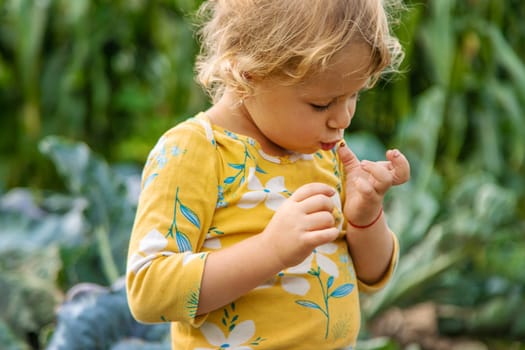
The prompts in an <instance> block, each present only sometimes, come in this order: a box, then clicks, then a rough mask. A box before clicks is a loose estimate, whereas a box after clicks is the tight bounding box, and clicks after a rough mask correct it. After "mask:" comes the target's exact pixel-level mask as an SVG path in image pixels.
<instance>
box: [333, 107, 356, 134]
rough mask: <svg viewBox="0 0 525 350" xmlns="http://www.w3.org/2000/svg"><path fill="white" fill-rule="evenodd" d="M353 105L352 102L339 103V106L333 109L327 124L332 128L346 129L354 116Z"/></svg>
mask: <svg viewBox="0 0 525 350" xmlns="http://www.w3.org/2000/svg"><path fill="white" fill-rule="evenodd" d="M354 111H355V105H354V104H352V103H341V105H340V106H339V108H334V109H333V114H332V115H331V116H330V119H329V121H328V126H329V127H330V128H332V129H346V128H347V127H348V126H349V125H350V122H351V121H352V117H353V116H354Z"/></svg>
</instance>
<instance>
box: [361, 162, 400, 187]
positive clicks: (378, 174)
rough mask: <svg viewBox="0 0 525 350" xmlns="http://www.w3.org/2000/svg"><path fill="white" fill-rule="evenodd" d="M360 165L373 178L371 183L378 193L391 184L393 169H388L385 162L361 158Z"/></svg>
mask: <svg viewBox="0 0 525 350" xmlns="http://www.w3.org/2000/svg"><path fill="white" fill-rule="evenodd" d="M361 166H362V168H363V169H364V170H365V171H366V172H367V173H368V174H370V175H371V176H372V177H373V178H374V180H373V181H372V184H373V187H374V189H375V190H376V191H377V192H378V193H384V192H386V191H387V190H388V189H389V188H390V187H391V186H392V180H393V175H392V173H391V172H392V171H393V170H389V169H388V166H385V163H383V162H370V161H368V160H363V161H362V162H361Z"/></svg>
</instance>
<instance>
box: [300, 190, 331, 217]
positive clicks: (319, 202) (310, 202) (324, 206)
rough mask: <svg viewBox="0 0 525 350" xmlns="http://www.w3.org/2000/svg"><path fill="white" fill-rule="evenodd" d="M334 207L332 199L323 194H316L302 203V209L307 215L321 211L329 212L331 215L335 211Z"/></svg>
mask: <svg viewBox="0 0 525 350" xmlns="http://www.w3.org/2000/svg"><path fill="white" fill-rule="evenodd" d="M334 206H335V204H334V201H333V200H332V198H330V197H329V196H326V195H323V194H315V195H313V196H311V197H308V198H306V199H304V200H303V201H302V202H301V207H302V208H303V210H304V212H305V213H306V214H310V213H315V212H320V211H327V212H330V213H331V212H332V210H334Z"/></svg>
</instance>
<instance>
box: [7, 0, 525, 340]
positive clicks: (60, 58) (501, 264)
mask: <svg viewBox="0 0 525 350" xmlns="http://www.w3.org/2000/svg"><path fill="white" fill-rule="evenodd" d="M199 3H200V1H199V0H171V1H167V0H149V1H146V0H130V1H107V0H93V1H87V0H75V1H67V0H39V1H33V0H0V21H1V23H2V26H0V111H1V112H0V126H1V127H0V194H1V196H0V227H2V229H1V232H0V237H1V239H2V245H0V272H1V273H0V294H1V295H2V296H3V298H2V300H0V343H1V344H2V345H3V346H4V348H6V349H30V348H35V349H38V348H44V347H46V346H49V347H50V348H60V347H63V348H72V346H73V345H72V344H74V342H75V341H77V339H78V338H76V337H75V338H68V337H67V335H68V334H70V333H71V332H73V333H74V332H78V331H79V330H82V329H93V332H92V333H87V334H85V333H82V334H83V335H85V336H86V337H85V338H83V339H82V341H85V342H86V343H85V344H88V343H89V342H90V341H98V343H97V344H98V345H92V346H91V345H90V348H100V349H106V348H113V349H124V348H125V349H132V348H133V349H134V348H136V349H146V348H147V349H163V348H165V347H166V344H165V342H164V341H165V338H163V336H162V334H159V333H156V332H157V331H158V332H160V333H162V332H163V331H165V328H155V330H153V329H149V328H144V329H139V328H140V327H139V328H136V327H138V326H137V325H136V324H134V323H133V321H132V319H131V318H130V315H129V313H128V311H127V310H126V308H125V295H124V294H123V293H122V290H121V289H118V288H117V287H115V286H116V285H115V283H117V282H118V279H119V277H120V276H122V274H123V273H124V268H125V266H124V264H125V252H126V251H127V240H128V238H129V231H130V228H131V224H132V220H133V216H134V211H135V205H136V200H137V195H138V188H139V181H140V180H139V176H140V175H139V174H140V170H141V165H142V163H143V162H144V160H145V158H146V156H147V153H148V152H149V150H150V148H151V147H152V146H153V145H154V143H155V141H156V140H157V138H158V137H159V136H160V134H161V133H162V132H163V131H164V130H166V129H168V128H169V127H171V126H172V125H174V124H176V123H177V122H178V121H180V120H183V119H185V118H186V117H188V116H191V115H193V114H194V113H195V112H197V111H200V110H202V109H203V108H206V106H207V103H208V102H207V99H206V98H205V96H204V94H203V93H202V92H201V91H200V89H198V88H197V87H196V85H195V83H194V82H193V58H194V56H195V54H196V52H197V50H198V47H197V44H196V42H195V40H194V37H193V35H192V31H193V28H192V27H191V25H190V21H191V20H190V17H189V15H190V14H191V13H192V12H193V11H194V10H195V9H196V8H197V6H198V4H199ZM407 3H408V9H407V11H405V12H404V13H403V14H402V18H401V21H400V25H399V27H398V28H397V29H396V31H397V34H398V35H399V37H400V38H401V41H402V43H403V45H404V47H405V50H406V54H407V55H406V59H405V61H404V63H403V66H402V70H403V71H404V74H402V75H400V76H396V77H393V78H391V79H388V80H385V81H381V82H380V83H379V84H378V86H377V87H376V88H375V89H373V90H371V91H368V92H366V93H364V94H363V95H362V96H361V98H360V102H359V104H358V110H357V115H356V118H355V119H354V122H353V124H352V126H351V128H350V130H349V133H348V134H347V135H346V138H347V141H348V143H349V144H350V146H351V147H352V148H353V149H354V150H355V151H356V153H357V154H358V155H359V156H360V157H362V158H368V159H380V158H382V157H383V154H384V150H385V149H386V148H390V147H397V148H400V149H401V150H402V151H403V152H404V153H406V154H407V156H408V158H409V159H410V162H411V166H412V180H411V182H410V183H409V184H406V185H404V186H401V187H399V188H395V189H394V190H393V191H392V192H391V193H389V195H388V197H387V203H386V205H385V209H386V212H387V215H388V220H389V223H390V225H391V226H392V228H393V229H394V230H395V231H396V232H397V233H398V235H399V238H400V244H401V259H400V263H399V266H398V270H397V273H396V275H395V278H394V280H393V282H392V283H390V284H389V285H388V286H387V288H385V289H384V290H383V291H381V292H380V293H377V294H375V295H373V296H370V297H368V296H367V297H364V298H363V307H364V309H363V311H364V312H363V313H364V317H365V318H366V319H367V320H368V319H374V318H376V317H380V316H381V314H382V313H383V312H384V311H385V310H387V309H389V308H391V307H393V306H396V307H408V306H410V305H414V304H416V303H419V302H423V301H431V302H433V303H435V304H437V305H440V307H439V310H440V312H439V320H438V321H439V327H440V331H441V332H442V333H443V334H444V335H450V336H455V335H461V336H470V337H477V338H480V339H483V340H484V341H486V342H487V344H496V343H498V344H501V347H500V348H501V349H507V348H511V347H510V345H509V344H511V342H512V344H513V345H512V348H516V344H517V343H519V344H520V346H521V341H522V339H525V316H523V315H525V302H524V300H525V290H524V286H525V272H524V269H523V266H525V255H524V254H523V252H524V251H525V238H524V236H523V233H524V232H525V200H524V199H525V168H524V162H525V63H524V61H523V57H525V22H524V21H523V20H522V19H523V18H524V17H525V4H524V3H523V2H522V1H520V0H507V1H498V0H465V1H459V0H410V1H407ZM51 135H56V136H51ZM85 283H91V284H89V286H91V288H88V289H87V290H84V292H83V293H80V294H75V293H73V294H75V295H76V296H71V294H72V291H78V288H79V286H83V285H85ZM93 284H98V285H101V286H113V287H111V288H105V287H104V288H102V287H100V289H97V288H95V287H93V286H94V285H93ZM67 291H69V293H67ZM108 302H109V304H108ZM59 305H62V306H61V308H60V309H59V311H58V314H57V315H55V310H56V308H57V306H59ZM86 305H89V311H87V310H88V309H85V308H86ZM108 305H110V306H108ZM112 307H114V309H111V308H112ZM103 310H107V311H108V312H109V313H110V314H111V317H108V319H107V321H108V323H104V324H100V328H98V327H93V326H94V325H96V323H97V321H98V320H100V316H99V312H103ZM108 316H109V314H108ZM112 322H113V323H112ZM90 325H91V326H90ZM112 326H114V327H112ZM150 331H151V332H152V333H151V334H150V333H148V332H150ZM147 334H150V335H147ZM372 336H373V335H372V334H369V333H368V330H367V327H366V324H365V325H364V327H363V332H362V336H361V338H362V339H361V343H360V346H361V348H363V349H376V350H378V349H385V350H386V349H398V348H400V347H399V346H398V345H396V343H395V339H390V338H388V337H386V338H385V337H383V338H374V339H369V338H371V337H372ZM137 338H143V340H138V339H137ZM490 338H495V339H490ZM147 340H149V341H151V343H149V342H147V343H144V341H147ZM68 346H69V347H68ZM523 346H525V344H523ZM494 348H496V346H494ZM498 348H499V345H498Z"/></svg>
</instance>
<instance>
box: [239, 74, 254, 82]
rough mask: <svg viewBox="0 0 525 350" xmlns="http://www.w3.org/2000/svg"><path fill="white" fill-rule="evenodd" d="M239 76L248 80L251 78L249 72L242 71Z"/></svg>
mask: <svg viewBox="0 0 525 350" xmlns="http://www.w3.org/2000/svg"><path fill="white" fill-rule="evenodd" d="M241 76H242V77H243V79H245V80H248V81H250V80H252V78H253V77H252V74H251V73H250V72H242V73H241Z"/></svg>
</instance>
